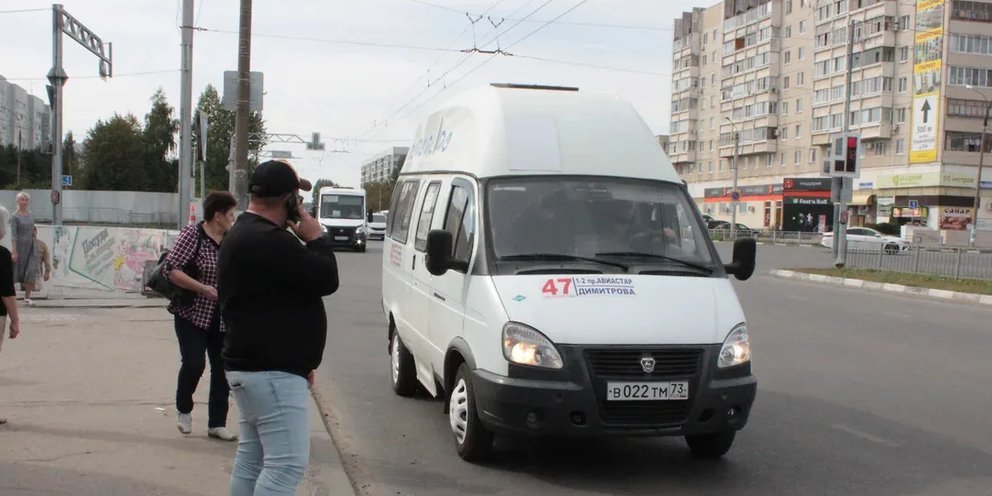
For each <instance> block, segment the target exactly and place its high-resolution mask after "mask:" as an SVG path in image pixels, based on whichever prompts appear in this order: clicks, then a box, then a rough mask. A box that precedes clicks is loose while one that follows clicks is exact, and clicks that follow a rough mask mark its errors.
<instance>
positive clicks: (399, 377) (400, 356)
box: [389, 330, 417, 397]
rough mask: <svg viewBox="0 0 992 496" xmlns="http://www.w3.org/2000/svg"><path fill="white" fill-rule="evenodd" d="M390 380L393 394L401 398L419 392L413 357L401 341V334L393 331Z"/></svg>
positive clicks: (390, 349)
mask: <svg viewBox="0 0 992 496" xmlns="http://www.w3.org/2000/svg"><path fill="white" fill-rule="evenodd" d="M389 358H390V360H389V362H390V369H391V370H390V372H391V373H390V374H389V375H390V378H391V379H392V382H393V392H395V393H396V394H398V395H399V396H406V397H410V396H413V393H414V392H416V390H417V371H416V369H415V368H414V363H413V355H412V354H410V350H408V349H406V346H404V345H403V341H401V340H400V333H398V332H396V331H395V330H394V331H393V335H392V337H391V338H390V342H389Z"/></svg>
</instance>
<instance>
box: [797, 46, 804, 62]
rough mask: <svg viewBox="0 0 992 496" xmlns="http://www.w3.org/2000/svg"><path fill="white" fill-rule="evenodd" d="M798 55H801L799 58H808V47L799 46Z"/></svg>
mask: <svg viewBox="0 0 992 496" xmlns="http://www.w3.org/2000/svg"><path fill="white" fill-rule="evenodd" d="M798 57H799V60H803V59H805V58H806V47H799V54H798Z"/></svg>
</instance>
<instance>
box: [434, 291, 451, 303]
mask: <svg viewBox="0 0 992 496" xmlns="http://www.w3.org/2000/svg"><path fill="white" fill-rule="evenodd" d="M434 297H435V298H437V299H439V300H441V301H448V300H446V299H444V297H443V296H441V295H439V294H437V293H434Z"/></svg>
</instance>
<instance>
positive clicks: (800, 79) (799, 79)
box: [796, 72, 806, 86]
mask: <svg viewBox="0 0 992 496" xmlns="http://www.w3.org/2000/svg"><path fill="white" fill-rule="evenodd" d="M804 84H806V73H805V72H800V73H799V74H796V86H802V85H804Z"/></svg>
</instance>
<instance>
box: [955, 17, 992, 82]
mask: <svg viewBox="0 0 992 496" xmlns="http://www.w3.org/2000/svg"><path fill="white" fill-rule="evenodd" d="M988 5H989V7H992V4H988ZM990 74H992V70H990V69H979V68H974V67H951V68H950V84H953V85H956V86H965V85H969V84H970V85H972V86H981V87H984V88H988V87H990V86H992V77H990Z"/></svg>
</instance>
